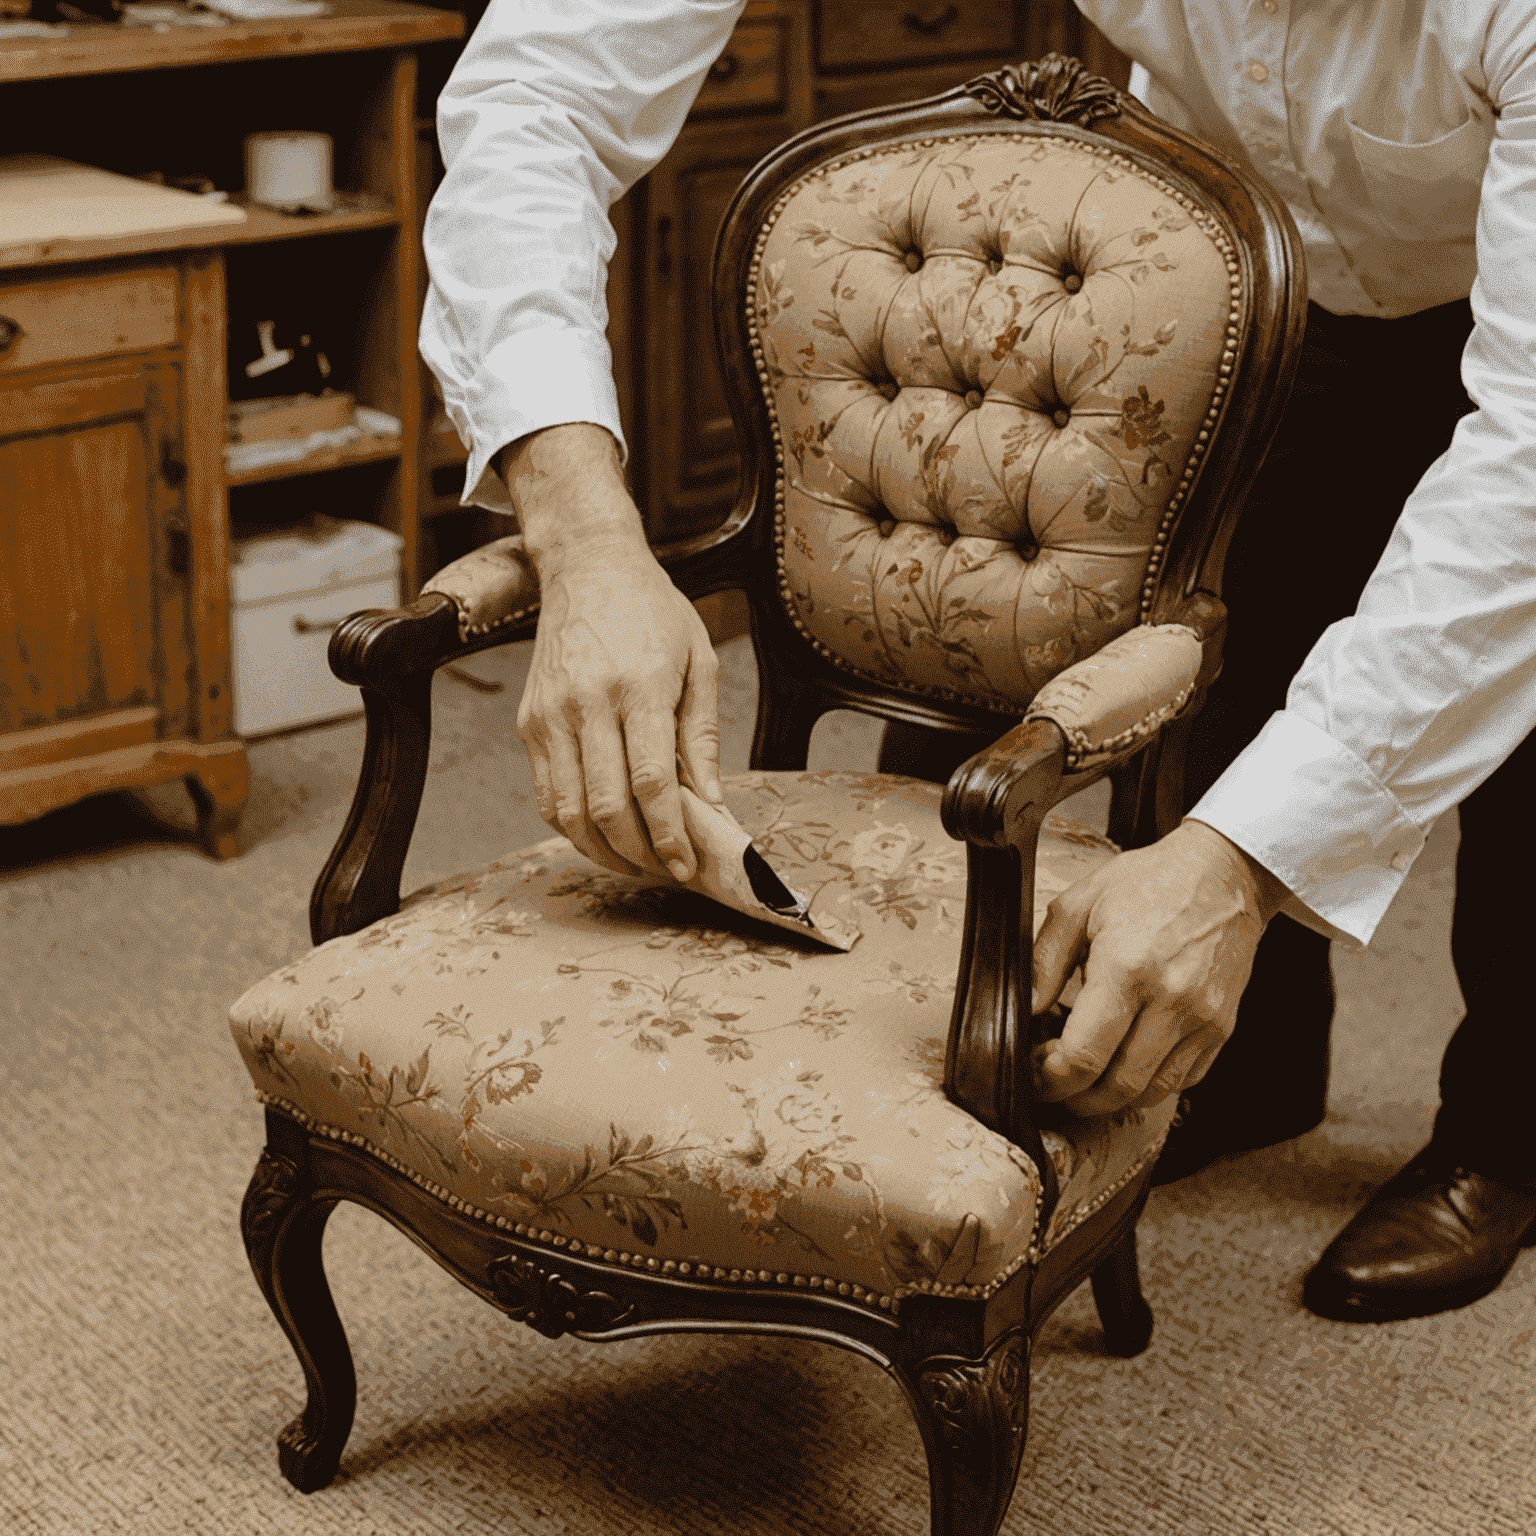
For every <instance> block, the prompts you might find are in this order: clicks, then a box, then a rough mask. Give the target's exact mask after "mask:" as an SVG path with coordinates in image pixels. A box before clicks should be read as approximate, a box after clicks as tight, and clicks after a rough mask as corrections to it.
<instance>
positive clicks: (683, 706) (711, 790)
mask: <svg viewBox="0 0 1536 1536" xmlns="http://www.w3.org/2000/svg"><path fill="white" fill-rule="evenodd" d="M719 677H720V663H719V662H718V661H717V660H716V659H715V653H714V651H713V650H712V649H710V648H707V647H705V648H701V649H695V651H694V652H693V656H692V659H691V661H690V662H689V666H688V676H687V677H686V679H685V680H684V682H683V697H682V699H681V701H680V702H679V704H678V707H677V755H678V757H679V759H680V760H681V762H682V767H683V772H684V773H685V774H686V775H687V777H688V779H689V781H690V783H691V785H692V787H693V788H694V789H695V790H696V791H697V792H698V793H699V794H700V795H701V796H703V798H704V799H705V800H707V801H708V802H709V803H710V804H711V805H720V804H721V803H722V802H723V801H724V799H725V795H724V793H723V792H722V790H721V788H720V686H719Z"/></svg>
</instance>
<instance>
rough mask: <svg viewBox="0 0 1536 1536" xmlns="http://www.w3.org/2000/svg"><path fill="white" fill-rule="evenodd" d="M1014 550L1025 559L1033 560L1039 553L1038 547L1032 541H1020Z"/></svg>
mask: <svg viewBox="0 0 1536 1536" xmlns="http://www.w3.org/2000/svg"><path fill="white" fill-rule="evenodd" d="M1014 548H1015V549H1016V550H1018V552H1019V553H1020V554H1021V555H1022V556H1023V557H1024V558H1025V559H1026V560H1033V559H1034V558H1035V556H1036V555H1038V554H1039V553H1040V546H1039V545H1038V544H1036V543H1035V541H1034V540H1033V539H1020V540H1019V542H1018V543H1017V544H1015V545H1014Z"/></svg>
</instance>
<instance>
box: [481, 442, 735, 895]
mask: <svg viewBox="0 0 1536 1536" xmlns="http://www.w3.org/2000/svg"><path fill="white" fill-rule="evenodd" d="M501 465H502V472H503V475H504V477H505V479H506V482H507V487H508V489H509V490H510V491H511V493H512V500H513V503H514V504H515V505H516V507H517V509H518V512H519V514H520V516H521V518H522V524H523V534H524V538H525V541H526V544H527V548H528V551H529V554H530V555H531V556H532V558H533V562H534V565H535V566H536V567H537V569H538V573H539V601H540V610H539V626H538V633H537V637H536V638H535V640H534V646H533V667H532V670H531V671H530V672H529V675H528V685H527V687H526V688H525V689H524V691H523V698H522V703H521V704H520V705H519V707H518V712H517V729H518V733H519V735H521V736H522V738H523V742H524V745H525V746H526V747H527V749H528V759H529V762H530V763H531V764H532V767H533V786H534V793H535V795H536V796H537V798H538V805H539V814H540V815H541V816H542V817H543V818H544V820H545V821H546V822H548V823H549V824H550V826H552V827H554V828H556V829H557V830H558V831H560V832H563V833H564V834H565V835H566V836H567V837H568V838H570V840H571V841H572V842H573V843H574V844H575V845H576V846H577V847H578V848H579V849H581V851H582V852H583V853H584V854H586V855H587V857H588V858H590V859H592V860H593V861H594V862H595V863H598V864H602V865H604V866H605V867H607V868H609V869H615V870H619V871H621V872H622V873H626V874H631V873H634V872H635V871H636V870H647V871H650V872H651V873H653V874H655V873H659V872H660V870H661V867H662V865H665V866H666V867H667V869H668V870H670V871H671V873H672V874H673V876H674V877H675V878H677V879H678V880H688V879H690V878H692V876H693V874H694V871H695V869H696V868H697V859H696V857H695V854H694V851H693V846H692V844H691V843H690V842H689V840H688V834H687V831H686V829H685V827H684V824H683V804H682V795H681V792H680V790H679V788H678V765H679V762H681V764H682V768H683V771H684V773H685V774H686V775H687V777H688V779H689V780H690V781H691V784H692V787H693V788H694V789H696V790H697V792H698V793H699V794H701V795H702V796H703V797H704V798H705V799H706V800H709V801H711V802H713V803H716V804H719V803H720V801H721V798H722V797H721V792H720V733H719V694H718V675H719V663H718V662H717V660H716V658H715V652H714V647H713V646H712V645H711V644H710V640H709V633H708V631H707V630H706V629H705V627H704V623H703V620H701V619H700V618H699V616H698V613H697V611H696V610H695V609H694V607H693V604H692V603H690V602H689V601H688V599H687V598H686V597H684V596H683V594H682V593H681V592H679V591H678V590H677V588H676V587H674V586H673V585H672V582H671V580H670V578H669V577H668V576H667V573H666V572H665V571H663V570H662V568H661V566H660V565H659V564H658V563H657V561H656V558H655V556H654V555H653V554H652V553H651V551H650V549H649V547H648V546H647V545H646V542H645V534H644V530H643V529H642V527H641V523H640V515H639V513H638V512H637V511H636V510H635V505H634V502H633V500H632V499H631V498H630V495H629V492H628V490H627V488H626V487H625V485H624V478H623V474H622V471H621V469H620V466H619V461H618V452H617V449H616V447H615V445H614V441H613V439H612V437H610V436H609V435H608V433H607V432H605V431H604V430H603V429H602V428H601V427H596V426H591V425H588V424H585V423H576V424H573V425H570V426H563V427H551V428H549V429H548V430H546V431H543V432H538V433H535V434H533V435H532V436H529V437H526V438H523V439H521V440H520V441H519V442H517V443H515V444H513V445H512V447H511V448H509V449H506V450H505V451H504V452H503V454H502V457H501Z"/></svg>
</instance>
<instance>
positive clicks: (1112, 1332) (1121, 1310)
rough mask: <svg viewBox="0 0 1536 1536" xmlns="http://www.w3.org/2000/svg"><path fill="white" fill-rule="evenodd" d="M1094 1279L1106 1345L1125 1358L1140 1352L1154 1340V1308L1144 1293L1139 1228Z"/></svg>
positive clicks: (1094, 1295)
mask: <svg viewBox="0 0 1536 1536" xmlns="http://www.w3.org/2000/svg"><path fill="white" fill-rule="evenodd" d="M1090 1283H1091V1284H1092V1286H1093V1301H1094V1305H1095V1306H1096V1307H1097V1308H1098V1309H1099V1321H1100V1322H1101V1323H1103V1325H1104V1347H1105V1348H1106V1349H1108V1351H1109V1352H1110V1354H1112V1355H1119V1356H1120V1357H1121V1358H1122V1359H1129V1358H1130V1357H1131V1356H1132V1355H1139V1354H1140V1353H1141V1352H1142V1350H1144V1349H1145V1348H1146V1347H1147V1345H1148V1344H1149V1343H1150V1342H1151V1340H1152V1309H1151V1307H1149V1306H1148V1305H1147V1303H1146V1298H1145V1297H1143V1295H1142V1294H1141V1271H1140V1270H1139V1269H1138V1268H1137V1265H1136V1231H1135V1228H1132V1229H1131V1230H1130V1231H1129V1232H1127V1233H1126V1234H1125V1236H1124V1237H1123V1238H1121V1240H1120V1246H1119V1247H1118V1248H1116V1249H1115V1251H1114V1252H1113V1253H1112V1254H1110V1256H1109V1257H1108V1258H1107V1259H1105V1260H1104V1262H1103V1263H1102V1264H1100V1265H1099V1267H1098V1268H1097V1269H1096V1270H1094V1272H1093V1274H1092V1276H1091V1277H1090Z"/></svg>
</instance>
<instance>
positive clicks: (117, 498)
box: [0, 0, 462, 856]
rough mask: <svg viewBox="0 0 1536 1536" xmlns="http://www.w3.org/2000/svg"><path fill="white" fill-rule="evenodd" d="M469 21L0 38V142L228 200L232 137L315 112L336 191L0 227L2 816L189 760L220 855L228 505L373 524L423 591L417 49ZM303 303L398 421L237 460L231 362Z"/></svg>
mask: <svg viewBox="0 0 1536 1536" xmlns="http://www.w3.org/2000/svg"><path fill="white" fill-rule="evenodd" d="M461 31H462V22H461V20H460V18H459V17H458V16H457V15H455V14H453V13H451V12H444V11H438V10H429V9H425V8H423V7H420V6H414V5H408V4H403V3H399V0H332V4H331V7H330V10H329V12H328V14H326V15H324V16H317V17H307V18H303V19H301V20H298V21H291V20H290V21H282V22H276V21H273V22H251V23H232V24H229V25H227V26H210V27H206V28H205V27H188V28H170V29H168V30H160V31H157V30H154V29H151V28H147V27H135V28H131V29H130V28H109V27H97V28H89V27H85V28H70V29H68V30H67V31H63V32H61V33H60V34H58V35H56V36H55V37H53V38H48V39H42V40H39V39H36V38H28V39H17V40H11V39H3V38H0V89H3V91H4V92H5V97H6V112H5V114H4V115H3V117H0V152H4V153H16V152H19V153H34V154H36V153H41V154H51V155H59V156H63V157H65V158H68V159H73V160H78V161H82V162H85V163H87V164H90V165H94V166H97V167H99V168H101V169H104V170H108V171H115V172H118V173H122V174H135V173H138V172H141V171H144V170H148V169H151V168H157V169H160V170H163V171H166V172H168V173H172V174H184V173H187V172H191V171H196V172H198V173H201V174H205V175H207V176H208V177H209V178H210V179H211V180H213V181H214V182H215V184H216V185H218V186H220V187H222V188H226V189H229V190H230V191H232V192H234V193H236V195H237V199H238V194H239V191H240V188H241V186H242V176H243V154H242V144H243V140H244V137H245V135H246V134H248V133H251V132H256V131H260V130H264V129H273V128H278V129H286V128H300V129H319V130H321V131H323V132H327V133H329V134H330V135H331V136H332V138H333V140H334V143H335V174H336V186H337V189H338V191H339V192H341V193H342V194H344V195H343V197H342V199H341V201H340V205H339V206H338V207H337V208H336V209H335V211H333V212H329V213H323V214H315V215H292V216H290V215H285V214H281V213H277V212H274V211H272V210H270V209H264V208H261V207H259V206H254V205H253V206H248V207H247V209H246V218H245V220H244V222H242V223H237V224H225V225H218V226H213V227H204V228H197V229H184V230H161V231H154V232H149V233H145V234H141V235H133V236H127V237H123V238H117V239H112V240H105V239H78V240H59V241H53V242H50V243H48V244H46V245H43V246H38V245H18V244H14V243H9V242H7V240H6V232H5V229H4V227H3V224H0V824H4V823H12V822H17V821H23V820H27V819H30V818H32V817H35V816H39V815H42V814H43V813H45V812H46V811H49V810H52V809H54V808H55V807H57V806H60V805H64V804H67V803H69V802H70V801H72V800H76V799H80V798H82V797H83V796H85V795H88V794H94V793H97V792H99V791H101V790H108V789H116V788H123V787H126V786H129V785H142V784H151V783H158V782H162V781H164V780H167V779H174V778H184V779H185V780H186V781H187V784H188V787H189V788H190V789H191V791H192V793H193V797H194V799H195V800H196V801H197V804H198V809H199V817H200V821H201V824H202V829H203V834H204V838H205V841H206V843H207V845H208V846H209V848H210V849H211V850H212V851H213V852H214V853H216V854H218V855H220V856H228V855H229V854H231V853H233V852H234V849H235V844H234V831H235V825H236V821H237V818H238V815H239V812H240V808H241V806H242V805H243V803H244V801H245V797H246V767H245V756H244V751H243V748H242V746H241V743H240V741H239V740H238V739H237V738H236V737H235V735H234V731H233V725H232V718H233V706H232V699H231V692H230V689H231V678H230V645H229V595H228V588H229V579H228V563H229V543H230V536H231V527H232V524H233V527H234V528H235V529H236V530H238V529H239V528H240V527H241V526H242V525H250V526H258V525H259V526H264V527H265V526H270V525H271V524H273V523H281V522H287V521H293V520H295V519H297V518H300V517H303V516H306V515H308V514H309V513H311V512H317V511H323V512H327V513H330V514H332V515H334V516H338V517H351V518H360V519H363V520H367V521H373V522H377V523H381V524H383V525H385V526H388V527H390V528H392V529H394V530H395V531H397V532H398V533H400V534H401V536H402V538H403V539H404V541H405V552H404V562H405V568H404V572H403V575H404V579H405V585H406V586H407V588H408V589H409V590H410V591H411V592H412V593H414V591H415V589H416V587H417V585H418V584H419V582H420V580H421V578H422V576H423V575H424V574H425V573H424V572H423V571H422V570H421V569H420V566H419V563H418V556H417V514H418V497H417V484H418V469H419V459H420V455H421V443H420V435H421V434H420V391H419V387H418V373H417V361H416V317H417V313H418V306H419V295H420V283H419V273H420V256H419V250H420V247H419V242H418V236H417V229H418V220H417V208H416V189H417V176H416V171H417V142H416V126H415V125H416V119H415V86H416V58H415V54H414V52H413V49H414V47H415V46H416V45H417V44H418V43H423V42H427V41H429V40H431V39H451V38H454V37H457V36H458V35H459V34H460V32H461ZM109 129H110V131H108V130H109ZM301 305H302V306H304V307H305V312H306V313H309V312H313V313H315V314H316V315H317V316H319V320H318V322H317V323H318V324H323V325H324V326H325V327H327V330H326V333H325V334H326V338H327V346H328V347H329V348H330V352H331V366H332V369H333V377H332V380H331V382H332V385H333V387H335V388H338V389H341V390H344V391H346V392H347V393H349V394H352V395H353V396H355V398H356V399H357V400H358V402H359V403H360V404H363V405H367V406H372V407H374V408H376V409H378V410H381V411H384V412H387V413H388V414H389V415H390V416H392V417H394V418H396V419H397V420H398V421H399V422H400V432H399V433H398V434H390V435H387V436H371V437H364V438H362V439H361V440H358V441H353V442H351V443H347V444H344V445H342V446H339V447H335V446H333V447H329V448H326V449H322V450H320V451H318V452H316V453H313V454H311V455H310V456H309V457H308V458H306V459H303V460H300V461H298V462H296V463H294V462H290V463H281V464H272V463H269V464H264V465H261V466H253V467H248V468H245V469H242V470H240V471H238V472H231V471H228V470H226V466H225V460H224V441H225V422H226V407H227V398H228V392H229V384H230V381H231V368H232V367H234V368H238V367H239V365H240V362H241V358H242V355H254V346H255V343H254V334H253V333H254V330H255V323H256V321H257V320H258V319H260V318H265V317H271V316H274V315H283V314H285V313H287V312H288V311H289V310H294V309H297V308H298V307H299V306H301ZM242 349H244V354H242Z"/></svg>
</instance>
